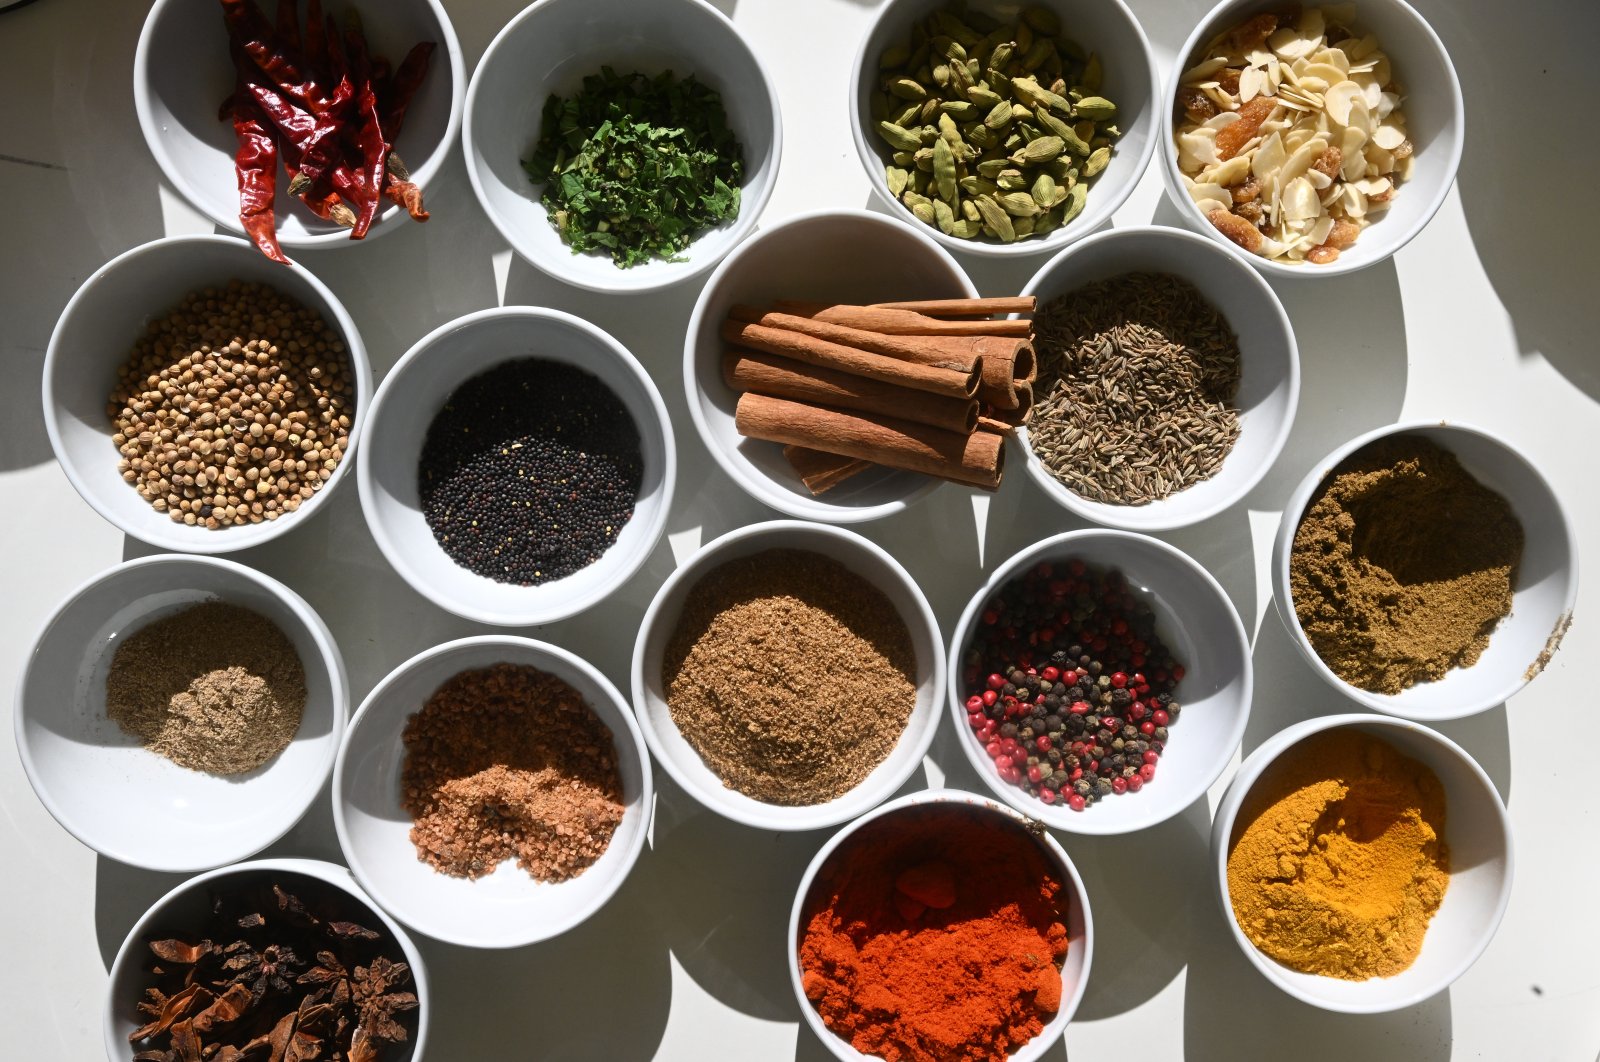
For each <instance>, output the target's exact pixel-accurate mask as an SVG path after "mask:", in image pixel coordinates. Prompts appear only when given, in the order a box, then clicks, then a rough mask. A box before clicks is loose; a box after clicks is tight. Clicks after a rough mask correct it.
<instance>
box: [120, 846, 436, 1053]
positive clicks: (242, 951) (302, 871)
mask: <svg viewBox="0 0 1600 1062" xmlns="http://www.w3.org/2000/svg"><path fill="white" fill-rule="evenodd" d="M430 1002H431V1001H430V998H429V990H428V974H427V970H426V968H425V967H424V965H423V960H422V954H421V952H419V951H418V950H417V947H416V945H415V944H414V943H412V941H411V938H410V937H408V936H407V935H406V932H405V930H404V929H402V928H401V927H400V925H399V924H398V923H396V922H395V921H394V920H393V919H392V918H390V917H389V916H388V915H386V914H384V913H383V911H381V910H380V909H379V908H378V906H377V905H376V904H374V903H373V902H372V901H371V900H370V899H368V898H367V896H366V894H365V893H363V892H362V891H361V888H360V886H358V885H357V884H356V883H355V880H354V879H353V878H352V877H351V876H350V872H349V871H348V870H346V869H345V868H344V867H341V866H337V865H335V864H333V863H325V862H322V861H321V860H317V859H258V860H253V861H251V862H248V863H237V864H235V865H233V866H230V867H223V868H221V869H219V870H212V871H208V872H207V873H205V874H201V875H198V876H197V877H193V878H190V879H189V880H188V881H186V882H184V883H183V884H181V885H179V886H178V887H176V888H175V889H173V890H172V891H171V892H169V893H167V894H166V895H165V896H163V897H162V898H161V899H159V900H157V901H156V902H155V903H154V904H153V905H152V906H151V908H150V910H149V911H147V912H146V913H145V914H144V916H143V917H141V918H140V919H139V920H138V921H137V922H135V923H134V925H133V928H132V929H130V930H129V931H128V936H127V938H126V939H125V940H124V941H123V942H122V947H121V948H119V949H118V951H117V957H116V959H115V960H113V961H112V964H111V976H110V979H109V982H108V984H107V988H106V1002H105V1010H104V1019H103V1022H104V1026H105V1043H106V1055H107V1057H108V1058H114V1059H116V1058H122V1059H126V1058H130V1057H131V1058H132V1059H133V1060H134V1062H144V1060H156V1059H161V1060H165V1059H183V1058H220V1059H227V1058H269V1057H270V1058H275V1059H276V1058H306V1059H310V1058H345V1059H351V1060H356V1059H364V1060H367V1062H420V1060H421V1059H422V1057H423V1049H424V1047H425V1046H426V1044H427V1039H428V1020H429V1013H428V1012H429V1007H430Z"/></svg>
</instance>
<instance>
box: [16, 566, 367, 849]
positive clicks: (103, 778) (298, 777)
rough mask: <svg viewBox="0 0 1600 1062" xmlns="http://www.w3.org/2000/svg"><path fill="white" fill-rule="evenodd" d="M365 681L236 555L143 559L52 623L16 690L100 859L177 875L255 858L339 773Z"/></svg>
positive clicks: (311, 621)
mask: <svg viewBox="0 0 1600 1062" xmlns="http://www.w3.org/2000/svg"><path fill="white" fill-rule="evenodd" d="M348 702H349V685H348V682H347V680H346V678H345V670H344V662H343V660H342V658H341V657H340V655H339V650H338V647H337V646H336V645H335V644H334V641H333V636H332V635H331V634H330V633H329V632H328V628H327V627H326V626H325V625H324V624H323V622H322V620H321V619H320V618H319V617H318V616H317V614H316V613H315V612H314V611H312V609H311V606H310V605H308V604H306V602H305V601H304V600H303V599H302V598H301V597H300V596H299V595H298V594H296V593H295V592H294V591H293V590H290V589H289V588H288V587H287V586H284V585H283V584H282V583H280V582H278V581H277V580H275V579H271V578H269V577H267V576H265V575H262V574H261V573H260V572H257V571H255V570H253V569H251V568H247V567H245V566H244V565H242V564H236V563H234V562H232V561H226V560H220V559H215V558H208V557H189V556H179V555H173V554H162V555H157V556H153V557H141V558H138V559H136V560H131V561H127V562H125V563H123V564H119V565H117V566H115V567H113V568H110V569H108V570H106V571H105V572H102V573H101V574H100V575H97V576H95V577H94V578H93V579H91V580H89V581H88V582H87V583H85V584H84V585H83V586H81V587H79V588H78V589H77V590H75V591H73V593H72V594H71V595H70V596H68V598H67V599H66V601H64V602H63V603H62V604H61V605H60V607H59V608H57V609H56V611H55V613H54V615H52V616H51V617H50V619H49V620H47V621H46V622H45V625H44V628H43V630H42V631H41V632H40V633H39V637H38V639H37V640H36V641H35V642H34V645H33V649H32V651H31V652H30V653H29V654H28V656H27V659H26V663H25V664H24V666H23V671H22V679H21V682H20V683H19V684H18V687H17V701H16V739H17V751H18V753H19V754H20V756H21V758H22V765H23V768H24V770H26V772H27V775H28V780H29V782H31V783H32V784H33V788H34V792H36V793H37V794H38V795H39V799H40V801H41V802H43V804H44V806H45V807H46V808H47V809H48V810H49V812H50V814H52V815H54V816H55V818H56V821H57V822H59V823H61V825H62V826H63V827H65V828H66V830H67V831H68V832H69V833H71V834H72V835H73V836H74V837H76V838H77V839H78V840H80V841H82V842H83V843H84V844H86V845H88V846H89V847H90V848H92V849H94V850H95V851H96V852H99V853H100V854H101V855H104V856H107V857H109V858H111V859H115V860H117V861H118V862H122V863H127V864H130V865H132V866H138V867H144V868H145V869H148V870H156V871H162V872H165V873H186V872H193V871H197V870H206V869H209V868H212V867H218V866H222V865H224V864H226V863H233V862H236V861H238V860H240V859H244V858H246V857H248V856H250V855H253V854H254V853H256V852H258V851H260V850H261V849H263V848H265V847H266V846H267V845H269V844H271V843H272V842H274V841H276V840H277V839H278V838H280V837H282V836H283V835H284V834H285V833H287V832H288V831H289V828H290V827H292V826H293V825H294V824H295V823H296V822H298V821H299V820H300V817H301V816H302V815H304V814H305V812H306V809H307V808H309V807H310V806H311V802H312V801H313V800H314V799H315V798H316V796H317V794H318V792H320V791H321V789H322V786H323V784H324V783H325V782H326V781H327V780H328V776H329V774H330V773H331V772H332V770H333V761H334V756H335V754H336V753H337V751H338V747H339V739H340V736H341V735H342V734H343V732H344V725H345V715H346V710H347V704H348Z"/></svg>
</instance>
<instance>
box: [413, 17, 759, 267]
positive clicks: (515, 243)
mask: <svg viewBox="0 0 1600 1062" xmlns="http://www.w3.org/2000/svg"><path fill="white" fill-rule="evenodd" d="M429 2H430V3H432V2H437V0H429ZM583 2H584V0H534V2H533V3H531V4H529V5H528V6H527V7H525V8H523V9H522V10H521V11H519V12H517V13H516V14H515V15H513V16H512V17H511V19H510V20H509V21H507V22H506V24H505V25H504V26H502V27H501V28H500V30H499V32H497V33H496V34H495V35H494V38H493V39H492V40H491V41H490V42H489V44H488V47H486V48H485V49H484V50H483V55H482V57H481V58H480V59H479V60H478V63H477V66H476V67H475V68H474V69H473V71H472V80H471V82H470V84H469V85H468V86H467V92H466V106H465V108H464V118H463V120H462V121H461V123H460V125H461V153H462V157H463V159H464V161H465V165H466V170H467V179H468V181H470V182H471V184H472V192H473V195H474V196H476V197H477V200H478V205H479V207H480V208H481V209H482V210H483V212H484V214H486V215H487V216H488V218H489V221H490V223H491V224H493V225H494V227H495V230H496V231H497V232H498V233H499V234H500V237H501V239H503V240H505V241H506V243H507V244H509V245H510V247H511V250H512V251H513V252H515V253H516V255H517V257H518V258H521V259H522V260H523V261H525V262H527V263H528V264H529V265H531V266H533V267H534V268H535V269H538V270H539V271H540V272H541V273H544V274H545V275H546V276H549V277H553V278H554V279H556V280H559V281H561V282H562V283H564V284H571V285H572V286H573V287H577V288H582V289H584V290H586V291H594V292H599V293H601V294H628V295H639V294H644V293H646V292H655V291H661V290H663V289H666V288H670V287H674V286H676V285H678V284H682V283H683V282H685V281H688V280H693V279H695V278H697V277H701V276H704V275H705V274H706V273H708V272H710V271H711V270H712V269H714V268H715V267H716V266H717V265H718V264H719V263H721V262H722V261H723V260H725V259H726V258H727V257H728V256H729V255H730V254H731V253H733V252H734V251H737V250H738V249H739V248H740V247H741V246H742V245H743V244H744V243H745V241H746V240H747V239H748V238H749V236H750V234H751V232H753V231H755V228H756V224H757V222H759V221H760V219H761V214H762V213H763V212H764V211H765V210H766V207H767V203H768V201H769V200H770V199H771V198H772V190H773V188H775V187H776V186H777V183H778V175H779V169H780V167H781V165H782V163H783V109H782V106H781V104H780V103H779V99H778V87H777V85H776V83H775V82H774V81H773V78H772V71H771V70H769V69H768V68H767V64H766V63H765V62H764V61H763V60H762V58H761V53H760V52H758V51H757V50H756V49H755V48H753V47H752V46H751V44H750V42H749V41H748V40H747V39H746V38H745V35H744V34H743V33H742V32H741V31H740V30H739V28H738V26H737V25H736V24H735V23H734V21H733V20H732V19H731V18H729V17H728V16H727V15H724V14H723V13H722V12H721V11H719V10H718V9H717V8H716V7H714V6H712V5H711V4H709V3H707V2H706V0H661V2H663V3H668V4H677V5H679V6H680V7H685V8H689V9H693V10H696V11H698V12H699V14H700V15H702V16H705V17H710V18H714V19H715V20H717V21H718V22H721V23H722V24H723V26H724V27H725V28H726V29H727V30H728V32H730V33H731V34H732V35H733V37H734V39H735V40H737V41H738V42H739V45H740V46H741V47H742V48H743V49H744V50H745V53H746V54H747V55H748V56H749V57H750V61H751V63H752V64H753V65H754V66H755V68H756V71H757V72H758V73H759V74H760V81H761V86H762V91H763V93H764V94H765V96H766V99H767V120H768V121H769V122H770V123H771V125H772V137H771V144H770V147H769V148H768V152H767V156H766V157H767V158H770V159H771V166H770V169H771V171H772V178H771V179H770V180H768V181H766V182H765V183H764V184H761V185H754V184H752V183H751V182H750V181H749V180H748V179H747V180H746V182H745V183H744V184H741V185H740V198H739V213H738V214H737V215H736V216H735V217H734V219H733V221H732V222H731V223H729V224H728V225H727V232H728V247H727V250H725V251H723V252H722V254H720V255H707V256H706V257H705V258H704V260H702V261H692V260H691V261H690V262H664V261H659V260H652V264H659V265H661V266H663V267H665V268H663V269H661V270H659V271H657V273H656V274H655V276H653V277H651V276H647V275H646V274H645V273H643V272H640V271H636V270H631V269H617V268H615V267H614V268H613V270H612V272H613V273H614V274H615V275H614V276H611V277H610V278H609V279H607V280H606V281H604V282H602V281H591V280H589V279H588V278H586V277H584V276H582V275H581V274H575V273H574V272H573V270H571V269H569V268H558V262H559V263H562V264H564V263H566V262H568V261H569V260H570V259H572V258H573V257H575V255H574V253H573V252H571V251H570V250H568V252H567V254H566V255H565V256H563V257H561V258H559V259H558V260H554V261H545V260H544V259H543V258H540V257H536V256H534V255H532V254H530V253H529V248H528V245H527V242H526V241H525V240H524V239H523V238H522V236H521V235H520V230H519V229H518V227H517V226H516V225H513V224H512V223H511V221H510V220H509V219H507V218H505V217H502V216H501V214H500V212H499V211H498V210H496V209H494V208H493V207H492V206H491V205H490V197H489V190H488V189H487V188H486V187H485V186H484V182H483V179H482V177H481V176H480V175H479V172H478V166H477V165H476V164H475V162H474V159H476V158H479V157H481V152H479V151H478V148H477V145H476V143H475V141H474V138H473V135H472V126H473V115H474V114H475V113H476V112H477V110H478V89H479V88H480V87H481V84H482V80H483V76H484V73H483V72H484V71H485V70H486V69H488V68H489V66H490V64H491V63H492V62H494V61H495V59H496V58H498V57H499V56H500V51H501V48H502V46H503V45H504V44H505V42H506V41H507V40H509V39H510V38H511V36H512V34H513V33H514V32H515V31H516V30H517V29H519V28H520V27H521V25H522V23H523V22H525V21H527V20H528V19H530V18H535V17H537V16H538V14H539V13H540V12H542V11H544V10H545V9H546V8H549V7H552V6H556V5H560V4H564V3H572V4H581V3H583ZM743 146H744V145H742V144H741V145H740V147H741V148H743ZM747 161H748V160H747ZM745 170H746V173H747V174H748V173H749V170H750V167H749V166H748V165H747V166H746V167H745ZM750 191H754V192H755V195H753V196H750V195H746V193H747V192H750ZM533 202H534V203H535V204H536V205H538V206H539V209H540V210H541V211H542V210H544V207H543V204H541V203H539V200H538V199H534V200H533ZM718 227H719V228H720V227H721V226H718ZM701 235H702V236H703V235H704V233H703V232H702V233H701ZM699 239H700V237H699V236H697V237H695V239H694V240H692V241H690V244H689V246H690V247H693V246H694V244H695V243H697V242H698V241H699Z"/></svg>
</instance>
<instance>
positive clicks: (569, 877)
mask: <svg viewBox="0 0 1600 1062" xmlns="http://www.w3.org/2000/svg"><path fill="white" fill-rule="evenodd" d="M653 792H654V788H653V785H652V782H651V773H650V759H649V757H648V756H647V755H646V754H645V748H644V739H643V737H642V736H641V735H640V733H639V726H638V724H637V723H636V722H635V721H634V718H633V713H632V712H630V711H629V710H628V707H627V702H626V701H625V700H623V697H622V694H621V693H619V692H617V689H616V687H615V686H613V685H612V684H611V683H610V681H609V680H607V679H606V677H605V676H604V675H602V674H601V673H600V672H599V671H597V670H595V668H594V667H593V666H592V665H590V664H589V663H587V662H586V661H584V660H582V659H580V658H579V657H576V656H574V655H573V654H571V653H569V652H567V651H566V650H564V649H561V648H559V647H557V646H554V645H549V644H546V643H544V642H536V641H533V640H531V639H527V638H515V637H510V636H504V635H484V636H480V637H475V638H463V639H460V640H459V641H454V642H447V643H445V644H444V645H439V646H435V647H434V648H432V649H429V650H427V651H425V652H422V653H419V654H417V655H416V656H414V657H412V658H411V659H410V660H408V661H406V662H405V663H404V664H401V665H400V666H399V667H398V668H396V669H395V670H394V671H392V672H390V673H389V675H388V676H387V677H386V678H385V679H384V680H383V681H382V682H380V683H378V685H377V686H376V687H375V688H374V689H373V691H372V692H371V693H370V694H368V695H367V699H366V700H365V701H364V702H363V703H362V705H361V708H360V710H358V711H357V712H356V714H355V716H354V717H353V718H352V719H351V721H350V728H349V730H348V732H347V733H346V735H345V741H344V743H343V745H342V746H341V747H340V749H339V757H338V762H337V764H336V765H335V767H334V774H333V816H334V825H335V827H336V828H337V830H338V833H339V844H340V847H341V848H343V850H344V854H345V858H346V860H347V861H348V862H349V864H350V869H351V870H352V871H353V872H354V873H355V876H356V880H357V881H359V882H360V883H361V885H362V887H363V888H364V889H366V890H367V892H368V893H370V894H371V895H372V898H373V899H374V900H376V901H377V902H378V903H379V904H380V905H382V906H383V908H384V909H385V910H387V911H388V912H389V913H390V914H392V915H394V916H395V917H396V918H398V919H400V920H401V921H402V922H404V923H406V924H407V925H409V926H411V927H412V928H413V929H416V930H418V931H419V932H422V933H426V934H427V935H428V936H430V937H434V938H436V939H438V940H446V941H449V942H451V943H453V944H460V945H463V946H465V947H474V948H513V947H521V946H522V945H525V944H531V943H533V942H535V941H540V940H546V939H548V938H550V937H553V936H556V935H558V934H560V933H564V932H566V931H567V930H568V929H571V928H572V927H573V926H575V925H577V924H578V923H580V922H582V921H583V920H584V919H586V918H588V917H589V916H590V915H592V914H594V913H595V912H596V911H597V910H599V909H600V908H601V907H602V906H603V905H604V904H605V902H606V901H607V900H608V899H610V898H611V895H612V894H613V893H614V892H616V891H617V889H618V887H620V886H621V884H622V882H623V880H624V879H626V878H627V876H628V873H629V871H631V870H632V869H633V864H634V863H635V862H636V861H637V860H638V858H639V853H640V851H642V850H643V848H644V844H645V835H646V832H647V830H648V829H649V824H650V808H651V804H652V799H653V798H652V794H653Z"/></svg>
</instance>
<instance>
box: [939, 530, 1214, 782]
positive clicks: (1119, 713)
mask: <svg viewBox="0 0 1600 1062" xmlns="http://www.w3.org/2000/svg"><path fill="white" fill-rule="evenodd" d="M1058 647H1059V648H1058ZM1183 676H1184V667H1183V665H1182V664H1179V663H1178V662H1177V661H1175V660H1174V659H1173V657H1172V653H1171V651H1170V650H1168V648H1167V647H1166V645H1165V644H1164V643H1163V642H1162V640H1161V637H1160V635H1159V633H1158V632H1157V631H1156V621H1155V614H1154V613H1153V612H1152V611H1151V609H1150V606H1149V605H1148V604H1147V603H1146V602H1145V601H1144V600H1143V599H1142V598H1140V597H1139V596H1138V595H1137V594H1136V593H1135V592H1134V590H1133V588H1132V587H1130V586H1129V585H1128V582H1127V580H1126V579H1125V578H1124V577H1123V575H1122V573H1121V572H1119V571H1116V570H1114V569H1113V570H1106V569H1101V568H1095V567H1091V566H1089V565H1087V564H1085V563H1084V562H1083V561H1081V560H1077V559H1069V560H1064V561H1053V562H1052V561H1042V562H1040V563H1039V564H1036V565H1034V566H1033V567H1032V568H1030V569H1029V570H1028V571H1027V572H1026V573H1024V574H1023V575H1021V576H1020V577H1018V578H1016V579H1013V580H1011V581H1010V582H1008V583H1006V584H1005V585H1004V586H1002V587H1001V588H1000V592H999V593H998V594H997V595H996V596H995V598H994V599H993V600H992V601H990V602H988V603H987V604H986V605H985V607H984V609H983V611H982V612H981V613H979V615H978V623H977V624H976V627H975V630H974V633H973V635H972V640H971V642H970V644H969V645H968V646H967V649H966V651H965V653H964V654H963V656H962V672H961V681H962V688H963V691H964V692H965V694H966V709H967V725H968V726H970V727H971V728H972V732H973V737H974V738H975V739H976V740H977V741H978V743H979V744H981V745H982V746H983V748H984V752H985V753H986V754H987V755H988V757H989V759H990V760H992V761H993V762H994V769H995V772H996V773H997V774H999V775H1000V777H1001V778H1003V779H1004V780H1005V781H1007V782H1009V783H1011V784H1012V785H1014V786H1017V787H1018V788H1020V789H1022V790H1023V791H1025V792H1027V793H1029V794H1030V795H1032V796H1035V797H1038V798H1039V799H1040V800H1041V801H1043V802H1044V803H1046V804H1057V803H1062V804H1066V805H1067V806H1068V807H1070V808H1072V810H1074V811H1082V810H1084V809H1085V808H1086V807H1088V806H1089V805H1090V804H1093V803H1094V802H1096V801H1097V800H1101V799H1103V798H1105V797H1108V796H1112V795H1117V796H1120V795H1122V794H1124V793H1137V792H1139V790H1141V789H1143V788H1144V786H1145V783H1147V782H1150V781H1152V780H1154V778H1155V774H1156V765H1157V763H1159V762H1160V759H1161V755H1162V753H1163V752H1164V751H1165V750H1166V747H1167V736H1168V728H1169V727H1170V726H1172V725H1173V724H1174V723H1176V722H1177V721H1178V715H1179V712H1180V707H1179V705H1178V703H1177V701H1175V700H1174V699H1173V696H1172V695H1173V693H1174V692H1175V691H1176V689H1177V686H1178V683H1179V682H1181V681H1182V680H1183Z"/></svg>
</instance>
